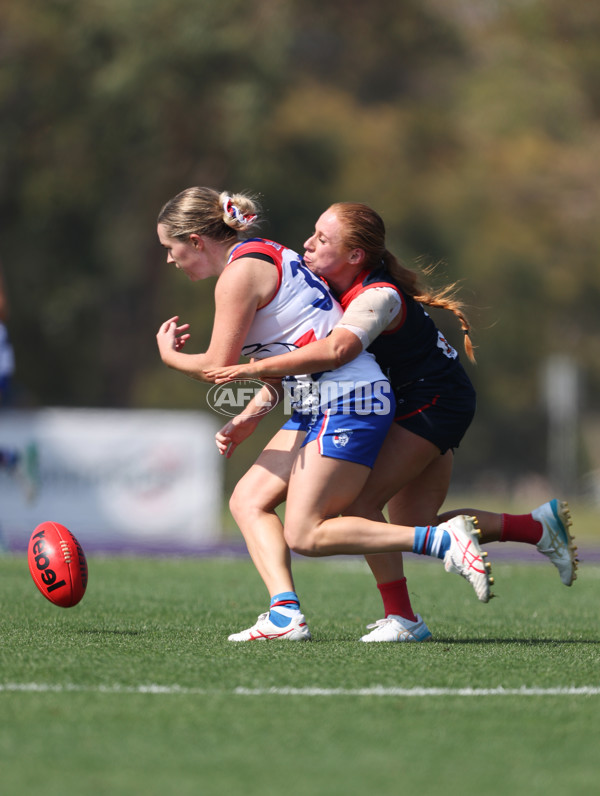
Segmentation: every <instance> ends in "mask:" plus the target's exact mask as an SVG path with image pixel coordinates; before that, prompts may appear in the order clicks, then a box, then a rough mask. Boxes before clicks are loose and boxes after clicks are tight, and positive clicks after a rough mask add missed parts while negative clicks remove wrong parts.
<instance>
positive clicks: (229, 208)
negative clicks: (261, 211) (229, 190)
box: [223, 196, 256, 226]
mask: <svg viewBox="0 0 600 796" xmlns="http://www.w3.org/2000/svg"><path fill="white" fill-rule="evenodd" d="M223 210H224V211H225V213H226V214H227V215H228V216H229V218H235V220H236V221H237V222H238V223H240V224H243V225H244V226H248V224H252V222H253V221H255V220H256V213H247V214H246V215H244V214H243V213H240V211H239V210H238V208H237V207H236V206H235V205H234V204H233V201H232V199H231V197H230V196H228V197H227V198H226V199H223Z"/></svg>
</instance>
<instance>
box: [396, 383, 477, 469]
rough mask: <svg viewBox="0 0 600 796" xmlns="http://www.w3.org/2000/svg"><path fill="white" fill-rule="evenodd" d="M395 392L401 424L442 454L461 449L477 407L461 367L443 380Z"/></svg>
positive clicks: (410, 385) (407, 386)
mask: <svg viewBox="0 0 600 796" xmlns="http://www.w3.org/2000/svg"><path fill="white" fill-rule="evenodd" d="M394 392H395V395H396V415H395V417H394V421H395V422H396V423H398V425H400V426H402V428H406V429H407V430H408V431H412V432H413V434H416V435H417V436H419V437H423V438H424V439H426V440H429V442H432V443H433V444H434V445H436V446H437V447H438V448H439V449H440V451H441V453H442V454H444V453H446V451H448V450H451V449H453V448H458V446H459V445H460V442H461V440H462V438H463V437H464V435H465V433H466V431H467V429H468V428H469V426H470V425H471V421H472V420H473V416H474V414H475V408H476V404H477V399H476V394H475V389H474V388H473V385H472V384H471V381H470V379H469V377H468V376H467V374H466V372H465V371H464V370H463V369H462V368H460V369H457V370H455V371H453V372H452V373H450V374H449V375H448V376H446V377H444V379H442V380H438V381H431V380H427V379H421V380H419V381H416V382H412V383H411V384H407V385H404V386H402V387H400V388H397V389H396V390H395V391H394Z"/></svg>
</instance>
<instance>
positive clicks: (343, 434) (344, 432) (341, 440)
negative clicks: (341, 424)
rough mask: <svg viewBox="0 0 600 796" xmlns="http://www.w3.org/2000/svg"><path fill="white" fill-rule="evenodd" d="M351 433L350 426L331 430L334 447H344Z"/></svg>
mask: <svg viewBox="0 0 600 796" xmlns="http://www.w3.org/2000/svg"><path fill="white" fill-rule="evenodd" d="M351 435H352V429H351V428H336V429H335V430H334V432H333V444H334V445H335V447H336V448H345V447H346V445H347V444H348V442H349V440H350V437H351Z"/></svg>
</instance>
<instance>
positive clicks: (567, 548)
mask: <svg viewBox="0 0 600 796" xmlns="http://www.w3.org/2000/svg"><path fill="white" fill-rule="evenodd" d="M531 516H532V517H533V519H534V520H537V521H538V522H541V523H542V527H543V528H544V531H543V533H542V538H541V539H540V541H539V542H538V543H537V545H536V547H537V549H538V550H539V551H540V553H543V554H544V555H545V556H548V558H549V559H550V561H552V563H553V564H554V566H555V567H556V568H557V569H558V573H559V575H560V579H561V580H562V582H563V583H564V584H565V586H570V585H571V584H572V583H573V581H574V580H575V579H576V578H577V564H578V563H579V559H578V558H577V548H576V547H575V541H574V538H573V536H572V535H571V532H570V531H569V528H570V526H571V525H572V522H571V512H570V511H569V504H568V503H567V502H566V501H565V500H556V498H555V499H554V500H551V501H550V502H549V503H544V505H543V506H539V507H538V508H537V509H534V510H533V511H532V512H531Z"/></svg>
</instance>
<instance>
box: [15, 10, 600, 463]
mask: <svg viewBox="0 0 600 796" xmlns="http://www.w3.org/2000/svg"><path fill="white" fill-rule="evenodd" d="M599 33H600V6H598V4H594V3H589V2H587V0H544V2H542V0H529V2H526V3H524V2H522V0H508V2H505V3H484V4H482V3H481V2H478V0H406V2H403V3H402V4H398V3H397V2H395V0H382V1H381V2H378V3H372V4H367V5H365V4H362V5H361V4H357V3H356V2H354V1H353V0H340V2H337V3H329V4H323V3H322V2H317V0H289V1H288V2H274V0H257V1H256V2H254V3H251V4H249V3H244V2H242V0H209V1H207V2H204V3H197V2H195V1H194V0H169V1H168V2H167V0H91V1H90V2H88V3H76V2H74V0H46V2H45V3H43V4H41V3H36V2H32V0H22V1H21V2H20V3H18V4H16V3H1V4H0V130H1V132H2V134H1V135H0V214H1V215H0V219H1V221H0V232H1V235H2V238H1V240H0V250H1V251H2V252H3V256H4V259H5V263H6V270H7V271H8V272H7V273H6V280H7V282H8V283H9V290H10V294H11V297H12V304H13V307H14V308H15V309H14V312H13V313H12V318H11V332H12V337H13V339H14V343H15V347H16V349H17V362H18V363H19V372H18V374H17V375H18V381H19V382H20V384H21V385H22V391H23V394H22V400H23V401H29V402H31V403H34V404H63V405H104V406H157V405H159V406H160V405H162V406H172V407H190V406H203V405H204V403H203V388H202V387H200V386H199V385H197V384H196V383H195V382H191V381H187V380H184V379H174V378H172V374H169V373H168V372H165V370H164V368H163V367H162V365H161V364H160V362H159V361H158V356H157V354H156V350H155V346H154V333H155V330H156V328H157V326H158V324H159V323H160V321H161V320H163V319H164V318H165V317H168V316H169V315H172V314H174V313H175V312H178V313H179V314H180V315H182V316H184V317H185V318H186V319H189V320H191V321H192V323H193V330H192V331H193V345H194V346H197V347H198V348H201V347H202V346H203V345H205V343H206V340H207V337H208V334H209V330H210V325H211V320H212V285H208V284H207V285H203V286H199V285H195V286H194V287H193V288H192V289H191V288H190V285H189V284H188V283H187V281H185V280H184V279H183V277H182V276H181V274H175V273H173V272H172V271H171V270H170V269H168V268H167V267H166V266H165V264H164V254H163V253H162V252H161V251H160V249H159V247H158V245H157V243H156V240H155V230H154V225H155V219H156V215H157V213H158V210H159V208H160V207H161V205H162V204H163V202H164V201H166V200H167V199H168V198H169V197H170V196H172V195H173V194H174V193H176V192H177V191H179V190H181V189H182V188H184V187H186V186H188V185H191V184H207V185H213V186H215V187H219V188H229V189H233V190H237V189H243V190H251V191H256V192H259V193H260V194H261V195H262V198H263V203H264V208H265V211H266V217H267V222H266V223H265V226H264V234H266V235H272V236H273V237H276V238H279V239H281V240H282V241H284V242H286V243H288V244H289V245H292V246H294V247H296V248H299V249H301V247H302V243H303V241H304V240H305V239H306V237H307V236H308V234H309V233H310V231H311V229H312V227H313V225H314V222H315V220H316V218H317V216H318V215H319V213H320V212H321V211H322V210H323V209H324V208H325V207H326V206H327V205H328V204H329V203H330V202H332V201H334V200H339V199H354V200H359V201H366V202H368V203H370V204H372V205H373V206H374V207H376V208H377V209H378V210H379V211H380V212H381V214H382V215H383V217H384V219H385V221H386V225H387V227H388V236H389V240H390V242H391V244H392V247H393V248H394V250H395V251H396V253H398V254H399V255H400V256H402V257H403V258H404V260H405V261H407V262H408V263H409V264H410V263H415V262H421V263H429V262H438V261H443V262H444V263H445V265H444V268H442V269H440V274H439V278H440V279H441V280H442V281H454V280H457V279H458V280H462V282H463V284H464V290H465V298H466V300H467V302H468V303H470V304H471V305H472V311H471V314H472V316H473V320H474V321H475V325H476V334H475V337H476V342H477V343H478V345H479V351H478V360H479V364H478V366H477V367H476V368H474V369H471V373H472V375H473V378H474V379H475V381H476V383H477V387H478V389H479V395H480V406H479V412H478V418H477V421H476V424H475V429H474V432H473V433H472V434H470V435H469V437H468V439H467V440H466V441H465V443H464V445H463V448H462V449H461V457H460V461H461V462H462V464H461V467H462V468H463V469H462V474H463V477H464V478H469V477H475V476H476V475H477V473H478V472H480V470H481V462H482V461H486V462H489V463H490V465H493V466H499V465H501V466H502V467H503V468H504V470H505V471H506V472H512V473H514V474H515V476H516V475H518V474H520V473H523V472H526V471H528V470H534V471H538V472H541V471H543V468H544V460H545V445H544V417H543V412H542V411H541V405H540V391H539V374H540V370H541V369H542V366H543V361H544V359H545V358H546V356H548V355H550V354H553V353H562V354H566V355H567V356H570V357H571V358H572V359H573V360H574V361H576V362H577V363H579V365H580V367H581V369H582V370H583V371H584V373H585V380H584V381H585V384H586V389H587V392H584V396H583V404H584V406H583V408H584V409H587V408H588V406H589V408H590V410H592V409H593V407H592V406H591V405H590V403H589V399H588V398H586V395H591V394H593V392H594V391H596V390H598V389H599V388H600V363H599V360H598V356H597V350H598V321H597V317H598V313H597V306H598V300H599V298H600V295H599V294H600V266H599V264H598V263H599V259H600V258H599V255H600V231H599V229H598V225H597V221H596V219H597V215H598V188H597V186H598V184H599V178H600V157H599V155H600V136H599V135H598V125H599V115H600V89H599V86H600V80H599V79H598V78H599V76H600V75H599V69H600V55H599V51H598V47H597V40H598V35H599ZM442 323H444V321H442ZM448 325H449V328H448V329H447V330H446V331H447V332H448V334H449V336H450V337H452V336H453V334H454V331H453V326H452V322H451V321H450V322H449V324H448ZM455 344H456V345H458V346H460V340H456V339H455Z"/></svg>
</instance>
